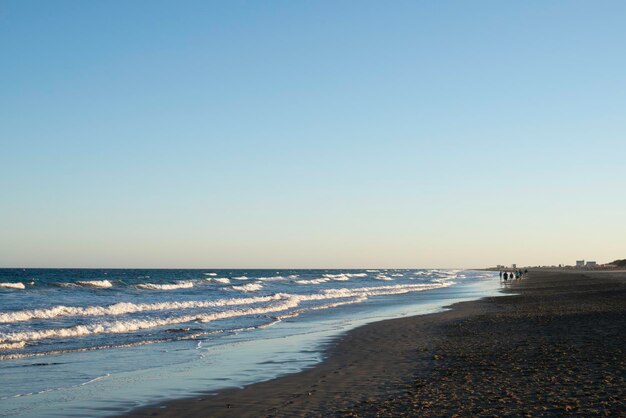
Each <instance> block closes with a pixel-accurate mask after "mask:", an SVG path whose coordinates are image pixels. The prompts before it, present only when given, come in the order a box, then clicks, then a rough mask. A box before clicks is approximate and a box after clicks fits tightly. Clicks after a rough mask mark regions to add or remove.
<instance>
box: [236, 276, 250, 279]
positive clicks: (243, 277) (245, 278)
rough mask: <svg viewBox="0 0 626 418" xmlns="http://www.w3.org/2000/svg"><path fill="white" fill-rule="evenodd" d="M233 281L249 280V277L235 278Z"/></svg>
mask: <svg viewBox="0 0 626 418" xmlns="http://www.w3.org/2000/svg"><path fill="white" fill-rule="evenodd" d="M233 280H249V279H248V277H247V276H239V277H233Z"/></svg>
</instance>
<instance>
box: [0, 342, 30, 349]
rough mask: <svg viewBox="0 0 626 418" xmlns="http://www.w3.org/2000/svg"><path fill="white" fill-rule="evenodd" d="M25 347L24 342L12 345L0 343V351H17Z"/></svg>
mask: <svg viewBox="0 0 626 418" xmlns="http://www.w3.org/2000/svg"><path fill="white" fill-rule="evenodd" d="M25 346H26V341H17V342H14V343H0V350H18V349H20V348H24V347H25Z"/></svg>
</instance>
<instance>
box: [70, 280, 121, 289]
mask: <svg viewBox="0 0 626 418" xmlns="http://www.w3.org/2000/svg"><path fill="white" fill-rule="evenodd" d="M76 284H77V285H78V286H84V287H95V288H99V289H108V288H109V287H113V283H111V282H110V281H108V280H79V281H77V282H76Z"/></svg>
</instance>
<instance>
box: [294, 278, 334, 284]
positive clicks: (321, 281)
mask: <svg viewBox="0 0 626 418" xmlns="http://www.w3.org/2000/svg"><path fill="white" fill-rule="evenodd" d="M329 281H330V279H328V278H322V279H311V280H294V283H298V284H320V283H326V282H329Z"/></svg>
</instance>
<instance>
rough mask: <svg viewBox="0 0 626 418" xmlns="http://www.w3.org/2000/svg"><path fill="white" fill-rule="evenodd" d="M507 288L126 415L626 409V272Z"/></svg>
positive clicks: (537, 276) (541, 279) (540, 279)
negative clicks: (274, 370)
mask: <svg viewBox="0 0 626 418" xmlns="http://www.w3.org/2000/svg"><path fill="white" fill-rule="evenodd" d="M507 288H508V292H509V295H507V296H502V297H491V298H485V299H482V300H480V301H475V302H462V303H458V304H455V305H452V309H451V310H449V311H446V312H442V313H437V314H430V315H420V316H414V317H408V318H400V319H392V320H387V321H381V322H376V323H372V324H368V325H365V326H363V327H360V328H357V329H355V330H352V331H350V332H349V333H347V334H346V335H345V336H343V337H341V338H339V339H337V340H336V341H335V342H334V343H332V344H331V345H330V346H329V347H328V350H327V358H326V360H325V361H324V362H322V363H321V364H319V365H317V366H315V367H313V368H311V369H307V370H305V371H303V372H300V373H296V374H292V375H287V376H284V377H281V378H278V379H274V380H270V381H267V382H262V383H257V384H254V385H250V386H247V387H245V388H243V389H230V390H225V391H223V392H220V393H219V394H217V395H209V394H207V395H206V396H196V397H192V398H187V399H180V400H173V401H168V402H166V403H163V404H160V405H154V406H150V407H144V408H141V409H137V410H135V411H133V412H132V413H130V414H127V415H126V416H130V417H164V418H167V417H263V416H274V417H294V416H365V417H371V416H393V417H396V416H428V417H433V416H446V417H452V416H464V417H469V416H574V415H578V416H598V415H600V416H626V402H625V398H624V397H625V391H626V273H624V272H621V273H618V272H615V273H592V272H584V273H577V272H553V271H544V272H541V271H533V272H531V273H529V277H528V278H527V279H524V280H521V281H514V282H513V283H511V282H509V283H508V284H507Z"/></svg>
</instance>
